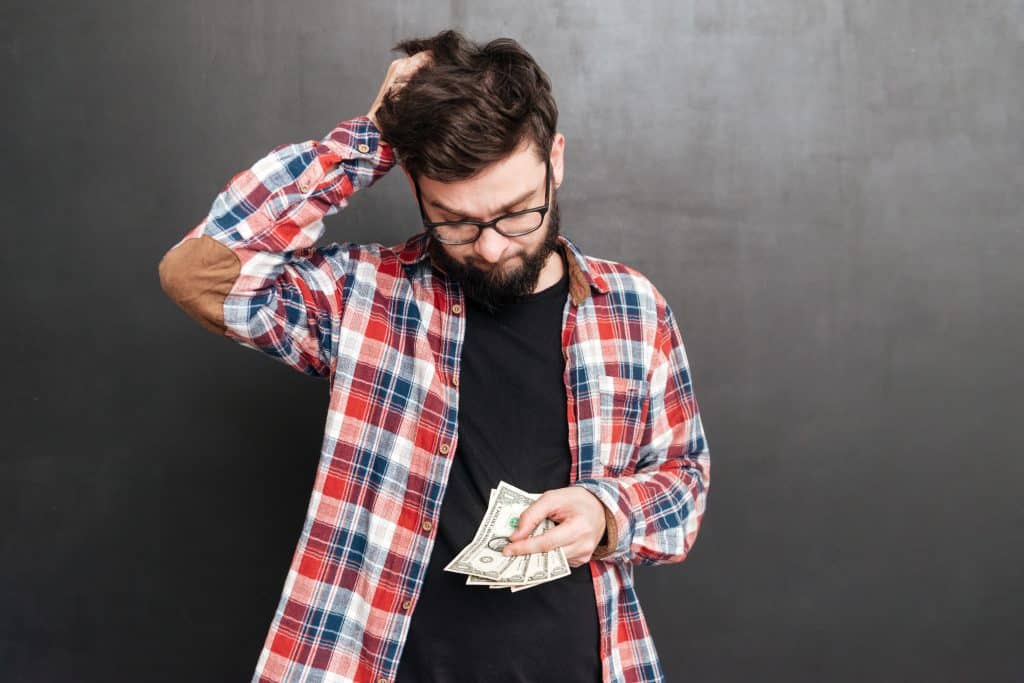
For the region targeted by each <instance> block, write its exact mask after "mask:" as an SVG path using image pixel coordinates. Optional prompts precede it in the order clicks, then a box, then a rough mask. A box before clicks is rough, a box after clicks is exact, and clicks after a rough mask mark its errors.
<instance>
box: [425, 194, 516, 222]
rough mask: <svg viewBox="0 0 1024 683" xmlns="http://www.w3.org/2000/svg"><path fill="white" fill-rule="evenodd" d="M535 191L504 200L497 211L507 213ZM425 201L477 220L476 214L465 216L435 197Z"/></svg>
mask: <svg viewBox="0 0 1024 683" xmlns="http://www.w3.org/2000/svg"><path fill="white" fill-rule="evenodd" d="M535 192H536V190H527V191H526V192H524V193H523V194H522V195H520V196H519V197H516V198H515V199H513V200H512V201H510V202H506V203H505V205H504V206H501V207H499V208H498V213H507V212H508V211H509V210H510V209H511V208H512V207H513V206H515V205H516V204H521V203H522V202H525V201H526V200H527V199H529V198H530V197H532V196H533V195H534V193H535ZM427 203H428V204H430V205H431V206H436V207H437V208H439V209H441V210H442V211H446V212H448V213H451V214H455V215H456V216H458V217H460V218H472V219H475V220H479V219H477V217H476V216H467V215H466V214H465V213H463V212H462V211H456V210H455V209H451V208H449V207H447V206H445V205H444V204H443V203H442V202H440V201H438V200H436V199H428V200H427Z"/></svg>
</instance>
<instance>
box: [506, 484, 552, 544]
mask: <svg viewBox="0 0 1024 683" xmlns="http://www.w3.org/2000/svg"><path fill="white" fill-rule="evenodd" d="M553 507H554V504H553V501H552V496H550V495H548V494H546V493H545V494H543V495H542V496H541V497H540V498H538V499H537V500H535V501H533V502H532V503H530V505H528V506H527V508H526V509H525V510H523V512H522V513H521V514H520V515H519V523H518V524H517V525H516V530H515V531H513V532H512V533H511V534H509V537H508V538H509V540H511V541H518V540H520V539H523V538H526V537H527V536H529V535H530V534H532V533H533V530H534V529H536V528H537V525H538V524H540V523H541V522H543V521H544V518H545V517H547V516H548V513H549V512H551V509H552V508H553Z"/></svg>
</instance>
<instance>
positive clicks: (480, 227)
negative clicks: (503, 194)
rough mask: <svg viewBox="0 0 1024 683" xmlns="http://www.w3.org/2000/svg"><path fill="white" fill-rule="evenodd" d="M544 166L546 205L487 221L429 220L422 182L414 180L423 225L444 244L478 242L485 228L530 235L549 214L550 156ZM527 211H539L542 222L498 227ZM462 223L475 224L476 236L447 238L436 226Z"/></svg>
mask: <svg viewBox="0 0 1024 683" xmlns="http://www.w3.org/2000/svg"><path fill="white" fill-rule="evenodd" d="M544 166H545V170H544V206H537V207H534V208H532V209H521V210H519V211H512V212H511V213H506V214H502V215H500V216H498V217H497V218H495V219H493V220H489V221H487V222H481V221H471V220H469V219H465V220H459V221H429V220H427V213H426V211H424V210H423V200H422V199H421V198H420V184H419V182H418V181H416V180H413V181H412V182H413V185H414V186H415V187H416V204H417V205H418V206H419V207H420V218H422V219H423V226H424V227H425V228H426V229H427V230H428V231H429V232H430V235H431V236H432V237H433V238H434V239H436V240H437V241H438V242H442V243H443V244H472V243H473V242H476V241H477V240H478V239H480V235H482V234H484V228H494V230H495V232H497V233H498V234H499V235H504V236H505V237H522V236H523V235H529V234H530V233H531V232H534V231H535V230H539V229H540V226H542V225H544V216H545V215H547V212H548V203H549V201H550V198H551V159H550V158H548V159H545V163H544ZM526 213H539V214H540V222H539V223H537V227H535V228H530V229H529V230H527V231H525V232H516V233H507V232H503V231H502V230H500V229H499V228H498V221H500V220H503V219H505V218H510V217H513V216H521V215H523V214H526ZM462 224H468V225H475V226H476V227H477V231H476V236H475V237H473V239H471V240H446V239H443V238H441V237H440V236H438V234H437V230H435V228H436V227H437V226H439V225H462Z"/></svg>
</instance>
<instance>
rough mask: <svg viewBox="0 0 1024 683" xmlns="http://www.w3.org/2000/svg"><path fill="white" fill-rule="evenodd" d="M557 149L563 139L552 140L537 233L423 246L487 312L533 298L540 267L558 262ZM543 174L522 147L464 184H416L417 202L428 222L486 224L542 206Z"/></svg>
mask: <svg viewBox="0 0 1024 683" xmlns="http://www.w3.org/2000/svg"><path fill="white" fill-rule="evenodd" d="M563 146H564V137H563V136H562V135H561V134H558V135H557V136H556V139H555V143H554V145H553V146H552V155H551V179H550V182H551V190H550V196H549V200H548V201H549V209H548V212H547V213H546V214H545V216H544V222H543V224H542V225H541V226H540V228H538V229H537V230H534V231H533V232H531V233H529V234H527V235H521V236H519V237H505V236H504V235H502V234H500V233H499V232H497V231H496V230H494V229H493V228H486V229H484V231H483V232H482V233H481V234H480V237H479V238H478V239H477V240H476V242H472V243H470V244H442V243H441V242H438V241H437V240H435V239H431V240H430V241H429V244H428V247H427V248H428V249H429V250H430V253H431V255H432V256H433V257H434V259H435V260H436V261H437V262H438V264H439V265H440V266H441V267H442V268H443V269H444V270H445V272H446V273H447V274H448V277H450V278H452V279H455V280H458V281H459V282H460V283H461V284H462V285H463V289H464V290H465V293H466V295H467V296H468V297H470V298H472V299H474V300H475V301H477V302H478V303H480V304H481V305H482V306H484V307H485V308H487V309H489V310H494V309H495V308H496V307H497V306H500V305H501V304H502V303H505V302H507V301H510V300H513V299H515V298H516V297H519V296H522V295H524V294H529V293H531V292H533V291H534V289H535V287H536V285H537V281H538V278H539V276H540V273H541V271H542V270H543V269H544V267H545V265H547V264H548V263H550V261H551V259H557V258H560V257H559V255H558V254H557V253H556V252H555V249H556V248H557V237H558V232H559V212H558V193H557V189H556V188H557V186H558V185H559V184H561V178H562V149H563ZM545 172H546V167H545V164H544V162H542V161H540V160H539V159H538V156H537V154H536V152H535V151H534V150H533V148H532V147H530V146H523V147H521V148H520V149H519V150H517V151H516V152H515V153H513V154H512V155H510V156H509V157H507V158H506V159H503V160H502V161H500V162H496V163H494V164H492V165H491V166H489V167H487V168H486V169H484V170H483V171H481V172H480V173H479V174H478V175H477V176H476V177H474V178H471V179H468V180H462V181H456V182H450V183H442V182H439V181H435V180H432V179H430V178H426V177H421V178H419V180H418V182H419V187H420V199H421V201H422V205H423V210H424V212H425V213H426V214H427V220H429V221H446V220H459V219H471V220H478V221H487V220H491V219H492V218H495V217H497V216H498V215H500V214H503V213H508V212H511V211H519V210H522V209H530V208H534V207H538V206H543V204H544V178H545ZM410 186H412V180H411V178H410ZM413 191H414V192H415V187H414V186H413Z"/></svg>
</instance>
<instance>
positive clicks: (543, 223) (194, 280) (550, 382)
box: [159, 31, 710, 683]
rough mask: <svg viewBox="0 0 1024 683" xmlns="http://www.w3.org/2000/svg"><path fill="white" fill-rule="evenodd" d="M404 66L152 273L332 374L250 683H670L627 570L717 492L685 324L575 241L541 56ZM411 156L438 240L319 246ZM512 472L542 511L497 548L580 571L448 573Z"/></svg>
mask: <svg viewBox="0 0 1024 683" xmlns="http://www.w3.org/2000/svg"><path fill="white" fill-rule="evenodd" d="M396 49H402V50H404V51H405V52H406V53H407V54H408V55H409V57H407V58H403V59H399V60H395V61H394V62H393V63H392V64H391V67H390V68H389V69H388V73H387V76H386V77H385V80H384V83H383V84H382V86H381V88H380V91H379V93H378V95H377V99H376V100H375V102H374V103H373V105H372V107H371V109H370V111H369V112H368V114H367V115H366V116H360V117H356V118H354V119H352V120H349V121H343V122H341V123H339V124H338V125H337V126H336V127H335V128H334V130H332V131H330V133H329V134H328V135H327V136H326V137H324V138H323V139H320V140H310V141H306V142H302V143H296V144H291V145H282V146H279V147H276V148H275V149H274V150H272V151H271V152H270V153H269V154H268V155H267V156H266V157H264V158H262V159H260V160H259V161H257V162H256V164H255V165H253V166H252V168H250V169H248V170H245V171H242V172H241V173H239V174H237V175H235V176H234V177H233V178H232V179H231V181H230V182H229V183H228V185H227V186H226V187H225V188H224V189H223V191H222V192H221V193H220V195H218V197H217V198H216V200H215V201H214V203H213V206H212V208H211V210H210V212H209V214H208V215H207V216H206V218H204V219H203V220H202V221H201V222H200V223H199V224H198V225H197V226H196V227H195V228H193V229H192V230H191V231H189V232H188V233H187V234H186V235H185V237H184V238H183V239H182V240H180V241H179V242H178V243H177V244H175V245H174V246H173V247H172V248H171V249H170V250H169V251H168V252H167V254H166V255H165V256H164V258H163V259H162V261H161V263H160V266H159V274H160V279H161V283H162V286H163V288H164V290H165V291H166V292H167V294H168V295H169V296H170V297H171V298H172V299H173V300H174V301H176V302H177V303H178V304H179V305H180V306H181V307H182V308H183V309H184V310H185V311H186V312H188V313H189V315H191V316H192V317H194V318H195V319H196V320H198V321H199V322H200V323H201V324H202V325H203V326H204V327H206V328H207V329H209V330H211V331H214V332H216V333H218V334H221V335H223V336H226V337H227V338H229V339H232V340H234V341H236V342H238V343H240V344H242V345H244V346H247V347H250V348H253V349H257V350H259V351H262V352H264V353H267V354H269V355H271V356H272V357H274V358H276V359H277V360H279V361H281V362H284V363H286V364H287V365H289V366H290V367H292V368H295V369H296V370H299V371H301V372H304V373H306V374H309V375H312V376H317V377H323V378H327V379H328V380H329V381H330V388H331V393H330V405H329V410H328V417H327V424H326V427H325V435H324V442H323V447H322V454H321V464H320V467H319V469H318V471H317V476H316V480H315V484H314V491H313V495H312V498H311V501H310V506H309V511H308V516H307V519H306V523H305V526H304V528H303V532H302V535H301V538H300V539H299V543H298V547H297V548H296V551H295V555H294V558H293V561H292V565H291V570H290V572H289V574H288V578H287V581H286V583H285V587H284V591H283V594H282V596H281V600H280V603H279V606H278V609H277V611H276V613H275V616H274V620H273V623H272V624H271V627H270V632H269V633H268V635H267V638H266V642H265V645H264V648H263V651H262V653H261V656H260V658H259V661H258V664H257V669H256V672H255V674H254V677H253V680H254V681H307V680H309V681H312V680H317V681H319V680H324V681H326V680H330V681H339V682H340V681H381V682H383V681H388V682H391V681H403V682H410V681H444V682H445V683H448V682H451V681H548V680H550V681H560V682H565V681H574V682H575V681H581V682H582V681H588V682H594V681H659V680H662V679H663V672H662V668H661V665H660V663H659V660H658V656H657V653H656V650H655V647H654V643H653V641H652V639H651V636H650V632H649V630H648V627H647V624H646V622H645V619H644V616H643V612H642V610H641V608H640V605H639V602H638V599H637V595H636V592H635V590H634V587H633V567H634V566H635V565H654V564H662V563H668V562H680V561H682V560H683V559H684V558H685V557H686V556H687V555H688V553H689V551H690V549H691V548H692V546H693V543H694V541H695V539H696V536H697V533H698V529H699V526H700V523H701V519H702V517H703V514H704V510H705V506H706V497H707V491H708V486H709V483H710V479H709V473H710V461H709V451H708V446H707V441H706V439H705V437H704V433H703V429H702V426H701V420H700V413H699V411H698V406H697V402H696V399H695V398H694V394H693V390H692V383H691V379H690V373H689V369H688V365H687V358H686V354H685V351H684V347H683V343H682V339H681V337H680V333H679V329H678V327H677V325H676V322H675V318H674V316H673V313H672V311H671V309H670V308H669V306H668V304H667V303H666V302H665V300H664V298H663V297H662V296H661V294H660V293H659V292H658V290H657V289H656V288H655V287H654V286H653V285H652V284H651V283H650V282H649V281H648V280H647V279H646V278H645V277H644V276H643V275H642V274H640V273H639V272H637V271H636V270H633V269H631V268H629V267H627V266H625V265H622V264H619V263H615V262H613V261H607V260H603V259H597V258H594V257H590V256H586V255H584V254H583V253H582V252H581V251H580V249H579V247H578V246H577V245H576V244H575V243H574V242H573V241H571V240H570V239H569V238H568V237H566V236H564V235H562V234H561V233H560V229H559V212H558V201H557V188H558V186H559V185H561V183H562V180H563V175H564V146H565V138H564V136H563V135H562V134H560V133H556V132H555V126H556V123H557V108H556V107H555V105H554V100H553V99H552V98H551V91H550V84H549V82H548V79H547V77H546V75H545V74H544V72H543V71H541V70H540V68H539V67H538V66H537V65H536V63H535V62H534V61H533V59H532V58H531V57H530V56H529V54H527V53H526V52H525V51H524V50H523V49H522V48H521V47H520V46H519V45H518V44H517V43H515V41H512V40H509V39H499V40H495V41H492V42H490V43H488V44H487V45H478V44H475V43H471V42H470V41H468V40H466V39H465V38H464V37H463V36H462V35H460V34H459V33H457V32H454V31H445V32H442V33H441V34H439V35H437V36H435V37H433V38H430V39H425V40H411V41H404V42H402V43H399V45H398V46H396ZM399 158H400V159H401V165H402V168H403V171H404V173H405V175H406V177H407V179H408V181H409V185H410V190H411V191H412V192H413V194H414V195H415V197H416V200H417V203H418V204H419V210H420V212H421V215H422V218H423V222H424V226H425V230H424V231H423V232H421V233H419V234H417V235H414V236H413V237H410V238H409V239H408V240H406V241H405V242H404V243H402V244H398V245H394V246H391V247H385V246H383V245H381V244H378V243H372V244H356V243H352V242H345V243H341V244H338V243H332V244H328V245H325V246H321V247H314V246H313V245H314V244H315V243H316V242H317V240H318V239H319V238H320V237H321V235H322V234H323V231H324V225H323V220H322V219H323V217H324V216H326V215H330V214H333V213H336V212H337V211H339V210H340V209H341V208H344V207H346V206H347V202H348V198H349V197H350V196H351V195H352V194H353V193H354V192H356V191H357V190H360V189H364V188H366V187H369V186H370V185H372V184H373V183H374V182H375V181H376V180H377V179H378V178H379V177H380V176H382V175H383V174H384V173H386V172H387V171H388V170H389V169H390V168H391V167H392V166H393V165H394V164H395V163H396V159H399ZM500 480H505V481H507V482H509V483H510V484H513V485H514V486H516V487H518V488H521V489H524V490H526V491H528V492H539V493H542V495H541V496H540V497H539V498H538V499H537V500H536V501H535V502H534V503H532V504H531V505H530V506H529V507H528V508H527V509H526V510H525V511H524V512H523V513H522V515H521V517H520V520H519V526H518V528H517V530H516V532H515V533H514V534H512V535H511V536H510V541H511V542H510V543H509V545H508V547H507V548H506V550H505V552H506V553H507V554H520V555H521V554H529V553H534V552H543V551H547V550H551V549H554V548H557V547H561V548H562V549H563V551H564V552H565V555H566V557H567V559H568V560H569V564H570V566H571V567H572V570H571V573H570V574H569V575H568V576H566V577H564V579H560V580H556V581H551V582H547V583H543V584H540V585H537V586H534V587H531V588H530V589H529V590H523V591H517V592H514V593H513V592H510V591H507V590H489V589H488V588H487V587H486V586H468V585H466V584H465V583H464V579H465V577H463V576H461V575H458V574H453V573H451V572H444V571H443V569H444V567H445V565H446V564H447V563H448V562H449V561H450V560H451V559H452V557H453V556H454V555H455V554H456V553H457V552H458V551H459V550H460V549H461V548H462V547H463V546H465V545H466V544H467V543H468V542H469V541H470V540H471V538H472V536H473V534H474V532H475V530H476V527H477V525H478V523H479V522H480V518H481V516H482V515H483V513H484V511H485V510H486V508H487V503H488V496H489V490H490V489H491V488H495V487H497V485H498V482H499V481H500ZM545 518H550V519H551V520H552V521H554V522H555V523H556V525H555V526H554V527H553V528H551V529H549V530H547V531H545V532H544V533H542V534H539V535H536V536H531V535H530V534H531V532H533V531H534V530H535V528H536V527H537V526H538V524H540V523H541V522H543V521H544V520H545Z"/></svg>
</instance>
